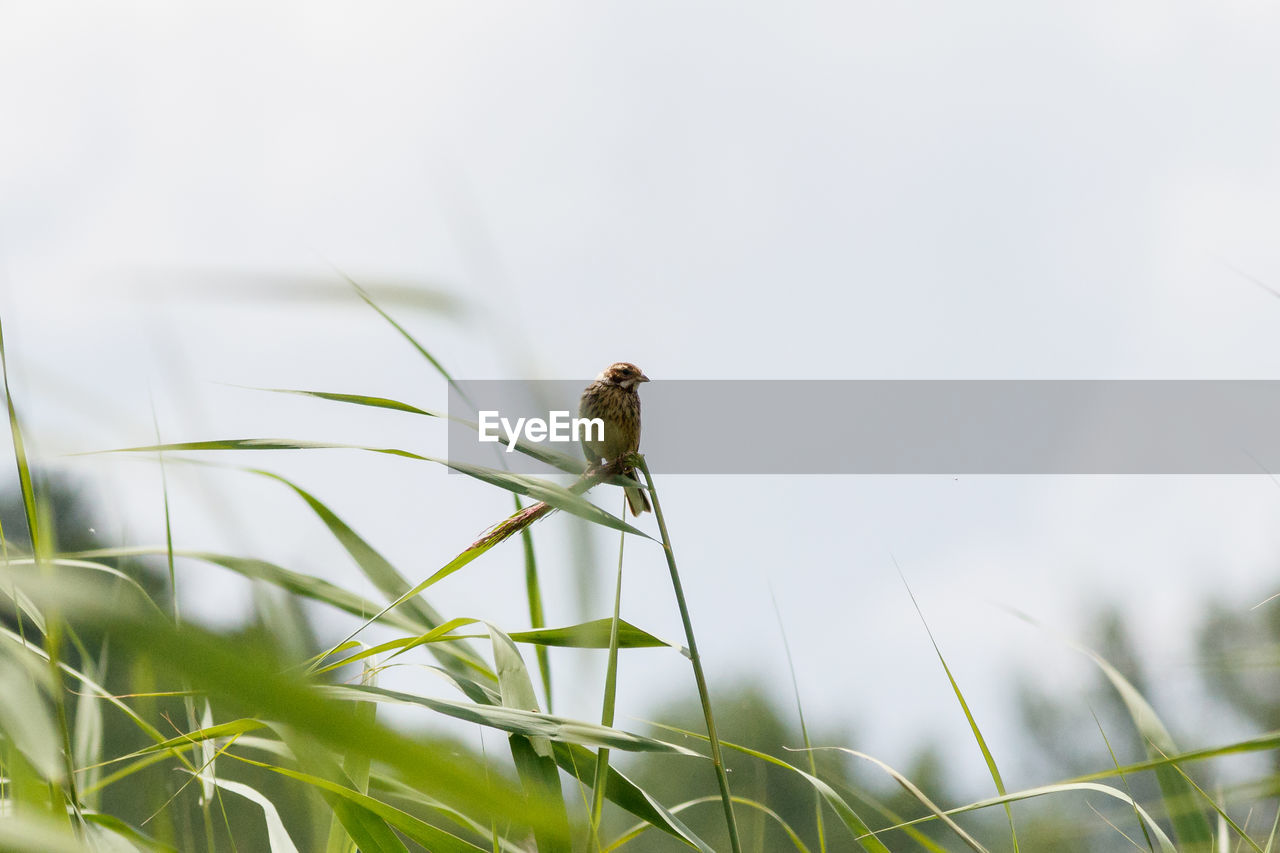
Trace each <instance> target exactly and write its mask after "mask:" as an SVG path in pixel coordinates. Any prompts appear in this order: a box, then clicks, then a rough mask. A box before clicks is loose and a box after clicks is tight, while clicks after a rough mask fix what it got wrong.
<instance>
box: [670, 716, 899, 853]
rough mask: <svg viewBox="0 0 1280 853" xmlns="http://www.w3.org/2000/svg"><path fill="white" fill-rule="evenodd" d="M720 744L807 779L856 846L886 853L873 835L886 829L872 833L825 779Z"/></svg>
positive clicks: (673, 729) (737, 746)
mask: <svg viewBox="0 0 1280 853" xmlns="http://www.w3.org/2000/svg"><path fill="white" fill-rule="evenodd" d="M649 725H651V726H654V727H656V728H660V729H665V730H666V731H669V732H676V733H678V734H682V735H685V736H687V737H692V738H697V739H698V740H701V741H706V740H707V736H706V735H703V734H698V733H697V732H693V731H688V730H686V729H681V728H677V727H675V726H668V725H665V724H663V723H654V722H650V723H649ZM721 744H722V745H723V746H724V747H725V748H726V749H732V750H734V751H736V752H740V753H742V754H743V755H750V756H751V757H753V758H758V759H759V760H761V761H766V762H768V763H770V764H773V765H775V766H777V767H784V768H786V769H787V770H790V771H791V772H792V773H795V774H797V775H798V776H800V778H802V779H804V780H805V781H806V782H808V783H809V784H810V785H811V786H812V787H813V789H814V790H815V791H817V792H818V793H819V794H821V795H822V798H823V799H824V800H825V801H826V802H827V805H829V806H831V809H832V811H834V812H835V813H836V815H837V816H838V817H839V818H840V821H841V822H842V823H843V824H844V826H845V828H846V829H848V830H849V832H850V833H852V834H853V837H854V839H855V840H856V841H857V842H858V844H859V845H861V846H862V849H864V850H866V851H868V853H889V848H888V847H886V846H885V845H884V843H883V842H882V841H881V840H880V839H879V838H878V837H877V835H879V834H880V833H882V832H885V831H886V830H877V831H876V832H872V831H871V828H870V827H868V826H867V824H866V822H865V821H863V820H862V818H861V817H859V816H858V813H857V812H855V811H854V810H853V808H852V807H850V805H849V804H848V803H847V802H845V800H844V798H843V797H841V796H840V794H838V793H837V792H836V790H835V788H832V787H831V786H830V785H828V784H827V783H826V782H824V781H822V780H821V779H819V778H818V777H817V776H815V775H813V774H811V773H807V772H805V771H804V770H801V769H800V768H799V767H796V766H795V765H794V764H790V763H788V762H786V761H783V760H782V759H781V758H778V757H776V756H773V755H769V754H768V753H767V752H760V751H759V750H756V749H752V748H750V747H747V746H742V745H740V744H736V743H732V742H730V741H721Z"/></svg>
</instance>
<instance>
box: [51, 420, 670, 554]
mask: <svg viewBox="0 0 1280 853" xmlns="http://www.w3.org/2000/svg"><path fill="white" fill-rule="evenodd" d="M193 450H361V451H365V452H367V453H384V454H387V455H390V456H399V457H401V458H404V459H414V460H417V461H421V462H434V463H436V464H437V465H443V466H444V467H446V468H449V469H451V470H454V471H457V472H458V473H460V474H466V475H467V476H468V477H472V478H474V479H477V480H480V481H481V482H484V483H488V484H490V485H492V486H497V487H498V488H501V489H506V490H507V491H509V492H514V493H515V494H518V495H525V496H526V497H530V498H533V499H534V500H536V501H542V502H543V503H545V504H547V505H549V506H551V507H553V508H555V509H561V510H564V511H565V512H567V513H571V514H572V515H576V516H578V517H579V518H582V519H585V520H587V521H590V522H592V523H594V524H600V525H603V526H605V527H609V528H612V529H613V530H624V531H626V532H627V533H631V534H633V535H635V536H643V537H644V538H645V539H652V538H653V537H652V536H650V535H649V534H647V533H645V532H644V531H642V530H640V529H638V528H636V527H632V526H631V525H630V524H627V523H626V522H625V521H623V520H622V519H620V518H618V517H617V516H615V515H613V514H612V513H609V512H606V511H605V510H603V509H601V508H600V507H598V506H596V505H595V504H593V503H591V502H590V501H588V500H587V499H586V498H584V497H581V496H580V495H578V494H575V493H574V492H572V491H570V490H569V489H567V488H565V487H564V486H561V485H559V484H557V483H552V482H550V481H549V480H542V479H539V478H538V477H531V476H528V475H526V474H513V473H510V472H508V471H499V470H498V469H496V468H486V467H484V466H482V465H471V464H469V463H465V462H451V461H449V460H448V459H440V458H437V457H434V456H423V455H421V454H418V453H413V452H411V451H408V450H400V449H398V448H394V447H367V446H364V445H359V444H335V443H332V442H322V441H301V440H290V439H283V438H228V439H213V440H209V441H181V442H177V443H174V444H152V445H145V446H139V447H118V448H112V449H110V450H95V451H90V452H89V453H88V454H75V455H91V454H99V453H159V452H181V451H193Z"/></svg>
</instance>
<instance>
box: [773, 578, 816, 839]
mask: <svg viewBox="0 0 1280 853" xmlns="http://www.w3.org/2000/svg"><path fill="white" fill-rule="evenodd" d="M769 599H770V600H771V601H772V603H773V615H774V617H775V618H776V619H777V620H778V634H779V635H780V636H781V637H782V650H783V651H784V652H785V653H786V656H787V671H788V672H789V673H790V674H791V693H792V695H793V696H794V697H795V700H796V716H798V717H799V718H800V738H801V740H803V742H804V748H805V752H806V753H807V754H808V756H809V774H810V775H811V776H817V775H818V762H817V760H816V759H815V758H814V752H813V743H812V742H811V741H810V740H809V727H808V726H806V725H805V722H804V705H803V704H802V703H801V702H800V682H799V681H797V680H796V665H795V662H794V661H793V660H792V658H791V643H790V642H789V641H788V640H787V631H786V627H785V626H784V625H783V624H782V611H781V610H779V609H778V599H777V597H776V596H775V595H774V594H773V589H772V587H770V589H769ZM813 818H814V826H815V828H816V829H817V831H818V849H819V851H821V853H826V851H827V835H826V832H825V829H824V827H823V825H822V795H821V794H819V793H818V792H817V791H814V792H813Z"/></svg>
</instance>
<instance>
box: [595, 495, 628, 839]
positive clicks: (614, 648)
mask: <svg viewBox="0 0 1280 853" xmlns="http://www.w3.org/2000/svg"><path fill="white" fill-rule="evenodd" d="M626 511H627V501H626V496H625V495H624V496H623V502H622V512H623V513H624V514H625V513H626ZM626 544H627V534H626V532H625V531H624V532H622V533H621V534H620V535H619V538H618V580H617V582H616V583H615V585H614V590H613V623H612V624H611V625H610V626H609V663H608V666H607V667H606V669H605V676H604V708H603V709H602V710H601V712H600V725H602V726H613V717H614V710H615V707H616V704H615V703H616V700H617V693H618V622H619V617H620V615H621V613H622V553H623V549H624V547H625V546H626ZM608 777H609V749H608V748H607V747H603V746H602V747H600V750H599V751H598V752H597V753H596V775H595V779H594V780H593V782H592V785H591V845H592V850H599V849H600V821H601V818H602V816H603V814H604V789H605V785H606V783H607V782H608Z"/></svg>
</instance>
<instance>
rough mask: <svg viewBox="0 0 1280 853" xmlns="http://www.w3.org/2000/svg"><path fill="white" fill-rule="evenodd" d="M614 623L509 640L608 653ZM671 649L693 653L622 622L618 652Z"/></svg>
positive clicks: (605, 621)
mask: <svg viewBox="0 0 1280 853" xmlns="http://www.w3.org/2000/svg"><path fill="white" fill-rule="evenodd" d="M612 624H613V620H612V619H609V618H607V617H606V618H604V619H593V620H591V621H590V622H580V623H578V624H577V625H569V626H566V627H564V628H541V629H539V630H536V631H512V632H511V633H510V634H509V635H508V636H510V637H511V639H513V640H515V641H516V642H517V643H533V644H535V645H540V646H556V647H560V648H571V649H607V648H609V633H610V630H611V625H612ZM663 647H665V648H670V649H675V650H676V651H678V652H680V654H682V655H684V656H685V657H688V656H689V650H688V649H686V648H685V647H684V646H681V645H679V644H678V643H672V642H669V641H667V640H662V639H659V638H657V637H655V636H654V635H653V634H650V633H649V632H648V631H644V630H642V629H640V628H637V627H636V626H635V625H632V624H631V623H630V622H627V621H626V620H625V619H620V620H619V621H618V648H620V649H653V648H663Z"/></svg>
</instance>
